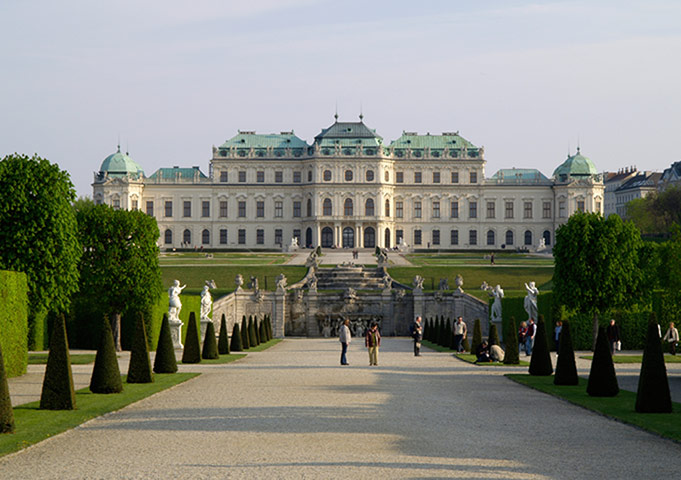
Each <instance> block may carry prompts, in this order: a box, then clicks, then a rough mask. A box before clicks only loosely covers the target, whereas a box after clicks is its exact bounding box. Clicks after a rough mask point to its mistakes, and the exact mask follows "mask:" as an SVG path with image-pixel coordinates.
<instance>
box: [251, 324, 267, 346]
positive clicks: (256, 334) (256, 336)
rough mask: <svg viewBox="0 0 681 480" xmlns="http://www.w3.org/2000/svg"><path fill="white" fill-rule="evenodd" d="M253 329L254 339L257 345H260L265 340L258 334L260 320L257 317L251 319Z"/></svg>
mask: <svg viewBox="0 0 681 480" xmlns="http://www.w3.org/2000/svg"><path fill="white" fill-rule="evenodd" d="M253 330H254V331H255V339H256V341H257V342H258V345H260V344H261V343H263V342H264V341H265V340H264V339H263V338H262V337H261V336H260V322H259V321H258V317H255V318H254V319H253Z"/></svg>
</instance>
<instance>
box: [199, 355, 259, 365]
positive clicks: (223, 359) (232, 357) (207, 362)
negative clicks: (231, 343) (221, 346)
mask: <svg viewBox="0 0 681 480" xmlns="http://www.w3.org/2000/svg"><path fill="white" fill-rule="evenodd" d="M245 356H246V354H245V353H228V354H227V355H220V358H213V359H205V358H202V359H201V363H198V364H194V365H202V364H205V365H217V364H221V363H232V362H234V361H235V360H239V359H240V358H244V357H245Z"/></svg>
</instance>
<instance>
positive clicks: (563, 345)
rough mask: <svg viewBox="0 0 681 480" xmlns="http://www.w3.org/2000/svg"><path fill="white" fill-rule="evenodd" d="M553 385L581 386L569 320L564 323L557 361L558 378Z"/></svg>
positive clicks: (556, 377) (555, 378)
mask: <svg viewBox="0 0 681 480" xmlns="http://www.w3.org/2000/svg"><path fill="white" fill-rule="evenodd" d="M553 383H554V384H555V385H579V376H577V364H576V363H575V349H574V348H573V347H572V335H571V333H570V322H568V321H567V320H564V321H563V329H562V330H561V331H560V351H559V352H558V360H557V361H556V376H555V377H554V379H553Z"/></svg>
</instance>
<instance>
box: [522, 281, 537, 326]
mask: <svg viewBox="0 0 681 480" xmlns="http://www.w3.org/2000/svg"><path fill="white" fill-rule="evenodd" d="M525 289H526V290H527V295H525V301H524V302H523V306H524V307H525V311H526V312H527V317H528V320H529V319H530V318H531V319H533V320H534V321H535V322H536V321H537V315H538V309H537V296H538V295H539V289H537V287H536V286H535V285H534V282H530V284H529V285H528V284H527V283H526V284H525Z"/></svg>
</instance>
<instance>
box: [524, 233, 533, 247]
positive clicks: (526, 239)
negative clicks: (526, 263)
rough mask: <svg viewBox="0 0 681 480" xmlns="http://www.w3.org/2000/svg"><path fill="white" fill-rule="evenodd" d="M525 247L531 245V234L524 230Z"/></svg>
mask: <svg viewBox="0 0 681 480" xmlns="http://www.w3.org/2000/svg"><path fill="white" fill-rule="evenodd" d="M525 245H532V232H530V231H529V230H525Z"/></svg>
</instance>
